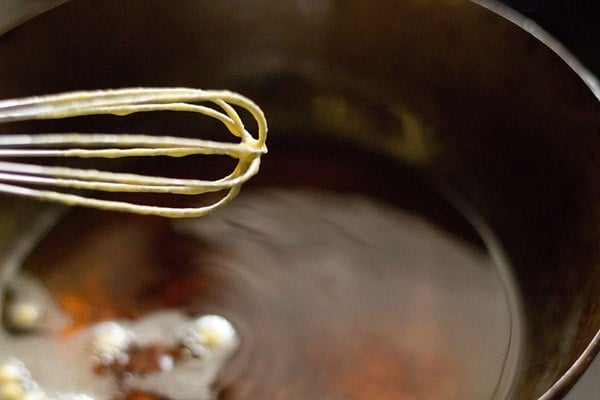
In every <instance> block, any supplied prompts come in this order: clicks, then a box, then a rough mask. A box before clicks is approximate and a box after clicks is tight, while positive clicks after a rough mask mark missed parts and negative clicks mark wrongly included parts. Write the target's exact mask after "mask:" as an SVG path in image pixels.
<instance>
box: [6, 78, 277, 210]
mask: <svg viewBox="0 0 600 400" xmlns="http://www.w3.org/2000/svg"><path fill="white" fill-rule="evenodd" d="M234 106H237V107H240V108H242V109H245V110H247V111H248V112H249V113H250V114H251V115H252V117H253V118H254V119H255V120H256V123H257V127H258V128H257V131H258V132H257V134H256V137H254V136H253V135H252V134H250V133H249V132H248V131H247V130H246V129H245V127H244V123H243V122H242V119H241V117H240V115H239V113H238V112H237V110H236V109H235V107H234ZM150 111H184V112H194V113H199V114H202V115H205V116H208V117H210V118H214V119H216V120H218V121H219V122H221V123H222V124H223V125H224V126H225V127H226V128H227V130H228V131H229V132H230V133H231V134H233V135H234V136H237V137H238V138H239V139H240V140H239V142H237V143H232V142H217V141H212V140H204V139H198V138H182V137H174V136H152V135H138V134H105V133H91V134H81V133H52V134H35V135H22V134H20V135H0V159H4V160H5V161H0V192H4V193H9V194H14V195H21V196H28V197H33V198H37V199H41V200H49V201H54V202H59V203H64V204H68V205H79V206H87V207H93V208H99V209H105V210H113V211H124V212H130V213H137V214H148V215H159V216H164V217H172V218H181V217H199V216H203V215H206V214H208V213H210V212H212V211H214V210H215V209H216V208H218V207H221V206H223V205H224V204H226V203H227V202H229V201H231V200H232V199H233V198H234V197H235V196H236V195H237V194H238V192H239V191H240V188H241V186H242V184H243V183H244V182H246V181H247V180H248V179H250V178H251V177H252V176H253V175H255V174H256V173H257V172H258V170H259V166H260V159H261V156H262V155H263V154H265V153H266V151H267V149H266V146H265V140H266V134H267V122H266V120H265V117H264V114H263V112H262V110H261V109H260V108H259V107H258V106H257V105H256V104H255V103H254V102H252V101H251V100H249V99H248V98H246V97H244V96H242V95H239V94H237V93H233V92H230V91H225V90H223V91H217V90H200V89H188V88H126V89H112V90H95V91H77V92H70V93H62V94H54V95H45V96H36V97H27V98H20V99H8V100H1V101H0V123H2V122H12V121H24V120H30V119H59V118H69V117H77V116H85V115H99V114H113V115H118V116H125V115H129V114H133V113H138V112H150ZM197 154H201V155H224V156H229V157H232V158H234V159H237V160H238V162H237V164H236V166H235V168H234V169H233V171H232V172H231V173H229V174H228V175H226V176H224V177H222V178H220V179H216V180H199V179H187V178H186V179H183V178H168V177H160V176H151V175H144V174H133V173H121V172H109V171H101V170H97V169H82V168H72V167H65V166H47V165H37V164H30V163H22V162H8V161H6V159H14V158H19V157H27V158H30V157H77V158H119V157H149V156H169V157H184V156H190V155H197ZM42 188H44V189H42ZM72 189H77V190H84V191H85V192H83V194H82V193H80V192H79V191H77V192H76V193H73V192H72V191H69V190H72ZM88 190H89V191H91V193H94V191H106V192H137V193H172V194H184V195H199V194H203V193H209V192H218V191H225V190H226V191H227V192H226V194H225V195H224V196H223V197H222V198H221V199H220V200H218V201H216V202H215V203H212V204H210V205H203V206H199V207H191V208H179V207H165V206H162V205H160V206H159V205H146V204H136V203H130V202H127V201H115V200H107V199H101V198H96V197H93V196H88V195H87V193H88Z"/></svg>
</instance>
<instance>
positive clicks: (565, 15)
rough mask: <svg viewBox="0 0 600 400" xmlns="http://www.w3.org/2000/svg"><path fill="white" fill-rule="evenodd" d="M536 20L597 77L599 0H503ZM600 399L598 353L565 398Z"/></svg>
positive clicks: (599, 62) (598, 62) (599, 27)
mask: <svg viewBox="0 0 600 400" xmlns="http://www.w3.org/2000/svg"><path fill="white" fill-rule="evenodd" d="M503 3H505V4H507V5H509V6H511V7H512V8H514V9H516V10H517V11H519V12H520V13H521V14H523V15H525V16H527V17H529V18H530V19H532V20H534V21H536V22H537V23H538V25H540V26H541V27H542V28H544V29H545V30H546V31H548V32H549V33H550V34H551V35H552V36H554V37H555V38H556V39H558V40H559V41H560V42H561V43H562V44H563V45H564V46H565V47H567V48H568V49H569V50H570V51H571V53H572V54H573V55H575V57H577V58H578V59H579V61H581V62H582V63H583V65H585V66H586V67H587V68H588V69H589V70H590V71H591V72H592V73H593V74H594V75H596V77H600V12H598V11H597V10H598V8H600V0H503ZM598 399H600V355H599V356H598V357H597V358H596V360H595V361H594V363H593V364H592V366H591V367H590V369H589V370H588V371H587V372H586V374H585V375H584V376H583V378H582V379H581V380H580V381H579V382H578V383H577V384H576V385H575V387H574V388H573V390H572V391H571V392H569V394H568V395H567V396H566V397H565V400H598Z"/></svg>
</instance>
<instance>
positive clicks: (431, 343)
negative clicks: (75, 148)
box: [0, 150, 518, 400]
mask: <svg viewBox="0 0 600 400" xmlns="http://www.w3.org/2000/svg"><path fill="white" fill-rule="evenodd" d="M273 153H276V152H273ZM359 158H360V161H361V163H362V165H363V166H364V165H365V164H366V165H369V166H370V168H369V170H365V168H361V167H360V166H358V165H357V163H356V162H355V161H356V160H357V159H359ZM392 170H397V169H393V168H390V165H386V164H385V161H382V160H379V159H378V158H377V157H374V156H370V155H368V154H361V153H353V152H352V151H351V150H348V151H347V152H341V151H340V152H337V153H331V152H325V151H324V152H322V153H319V151H310V150H306V151H304V152H298V153H295V154H287V155H286V157H284V158H283V157H282V158H281V159H277V158H276V156H275V157H270V159H269V160H268V161H267V162H265V165H264V166H263V171H261V174H260V179H259V182H258V183H257V184H256V185H255V187H253V188H245V189H244V190H243V191H242V194H240V196H239V197H238V198H237V199H236V200H235V201H234V202H232V203H231V204H230V205H229V206H228V207H226V208H225V209H223V210H221V211H220V212H218V213H215V214H213V215H211V216H209V217H206V218H203V219H199V220H189V221H176V222H171V221H167V220H162V219H154V218H145V217H137V216H129V215H121V214H108V213H102V212H97V211H89V210H74V211H73V212H71V213H70V214H69V215H67V216H66V217H65V218H64V219H62V220H61V221H60V222H59V223H58V224H57V226H56V227H55V229H54V230H53V231H52V232H51V233H50V234H49V235H48V236H47V237H46V238H45V239H44V240H43V241H42V242H41V243H40V244H39V245H38V246H37V247H36V249H35V250H34V251H33V253H32V254H31V256H30V257H29V258H28V259H27V261H26V263H25V266H24V270H25V271H27V272H28V274H30V276H32V277H34V279H36V280H37V281H39V282H40V283H41V284H42V285H43V286H44V287H46V288H48V290H49V291H50V293H51V295H52V296H53V298H54V299H55V300H56V302H57V304H58V305H60V307H61V309H62V310H63V311H64V312H65V313H66V314H67V315H68V316H69V317H70V318H71V320H70V321H71V322H70V323H69V324H67V325H66V327H65V328H64V329H62V330H61V331H60V332H58V333H57V334H56V335H55V340H56V341H61V340H67V339H65V338H68V337H69V336H70V335H75V334H76V333H77V332H78V331H80V330H81V329H84V328H85V327H86V326H89V325H90V324H93V323H95V322H98V321H103V320H110V319H121V318H129V319H131V320H136V319H139V318H142V317H143V316H145V315H149V314H151V313H155V312H157V311H160V310H165V309H168V310H179V311H181V312H184V313H186V314H188V315H195V314H199V313H217V314H221V315H224V316H226V317H227V318H228V319H229V320H230V321H231V322H232V323H233V324H234V326H236V328H237V329H238V331H239V334H240V338H241V344H240V347H239V349H238V350H237V351H236V353H235V354H234V355H233V356H232V357H231V358H230V359H229V361H228V362H227V363H226V364H225V365H224V366H223V368H222V369H221V371H220V373H219V375H218V378H217V379H216V382H215V383H214V385H211V386H212V388H213V391H212V392H211V393H212V394H211V396H214V397H216V398H219V399H232V400H234V399H309V398H314V399H352V400H353V399H356V400H358V399H383V400H386V399H395V400H396V399H467V400H468V399H491V398H494V396H495V395H497V388H498V385H499V384H500V379H501V376H502V379H503V380H508V381H510V378H511V376H512V374H513V373H514V372H515V371H513V370H509V371H506V368H505V367H506V364H505V362H506V357H507V353H508V352H509V350H510V349H511V347H514V346H515V343H517V342H518V341H517V340H515V339H516V338H515V337H514V335H515V333H514V329H513V328H514V323H515V318H516V316H515V315H514V312H515V310H513V309H511V304H513V303H514V296H515V294H514V290H513V289H512V288H510V287H507V283H506V282H504V281H503V280H501V279H500V276H501V274H499V273H498V266H497V265H495V264H494V262H493V261H492V258H491V257H490V256H489V254H488V252H487V250H486V248H485V246H483V242H482V241H481V240H480V239H479V238H478V237H477V235H476V233H475V231H474V230H473V229H472V228H471V227H470V226H469V225H468V223H467V222H466V221H465V220H464V219H463V218H462V217H461V216H460V215H459V214H458V213H457V212H456V211H454V210H453V209H452V207H450V206H449V205H448V204H447V203H446V202H445V201H443V200H442V199H441V198H440V197H439V196H437V195H435V193H434V192H432V191H430V190H428V189H427V188H426V187H424V186H422V185H421V184H420V183H419V182H418V181H417V180H415V179H412V178H411V177H410V176H409V175H408V174H407V175H403V174H402V173H398V172H394V173H392V172H390V171H392ZM261 181H262V182H261ZM265 184H268V185H269V186H270V188H259V187H257V186H264V185H265ZM21 336H22V334H21ZM5 343H8V344H9V346H10V338H9V341H8V342H5ZM9 348H10V347H9ZM513 350H514V349H513ZM6 351H7V350H6V348H5V349H4V350H3V352H6ZM8 352H9V353H10V350H9V351H8ZM0 353H2V352H1V351H0ZM56 357H60V355H56ZM40 362H42V360H40ZM165 385H166V386H165V387H167V388H168V387H169V385H171V389H170V390H172V393H174V395H173V396H171V397H173V398H190V396H191V398H193V391H194V390H200V388H198V387H197V386H194V385H192V384H191V383H190V386H189V388H188V389H185V387H186V386H185V384H184V385H182V382H181V379H172V380H171V381H169V380H166V381H165ZM182 387H183V388H184V389H182ZM186 390H187V392H190V391H191V393H185V392H186ZM175 393H177V395H175ZM123 396H127V394H123V393H122V394H121V397H123ZM157 397H161V398H164V397H167V398H168V397H169V396H164V394H163V393H161V396H157Z"/></svg>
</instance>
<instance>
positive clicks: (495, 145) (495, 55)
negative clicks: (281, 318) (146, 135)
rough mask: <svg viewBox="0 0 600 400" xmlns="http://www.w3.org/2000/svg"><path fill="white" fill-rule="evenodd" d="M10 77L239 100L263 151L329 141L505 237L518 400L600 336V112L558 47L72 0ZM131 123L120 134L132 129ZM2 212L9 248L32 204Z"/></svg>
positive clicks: (399, 18)
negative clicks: (366, 154)
mask: <svg viewBox="0 0 600 400" xmlns="http://www.w3.org/2000/svg"><path fill="white" fill-rule="evenodd" d="M0 77H1V78H0V98H9V97H18V96H26V95H34V94H43V93H52V92H60V91H65V90H74V89H93V88H107V87H122V86H137V85H144V86H189V87H201V88H228V89H232V90H235V91H239V92H241V93H243V94H245V95H247V96H249V97H250V98H253V99H254V100H255V101H257V103H258V104H260V105H261V107H263V109H264V111H265V113H266V115H267V117H268V119H269V126H270V132H271V136H270V138H269V139H270V141H271V142H272V146H271V149H272V150H271V151H276V149H277V148H279V147H281V146H285V143H286V142H287V141H290V140H293V141H298V140H311V137H313V138H314V137H316V136H319V135H336V136H337V137H338V138H340V137H341V138H343V139H344V140H348V141H352V142H353V143H355V144H358V145H361V146H365V147H370V148H371V149H375V150H377V151H383V152H387V153H388V155H392V156H394V157H397V158H398V160H399V161H400V162H402V163H403V164H405V165H407V166H408V167H409V168H411V169H412V170H414V171H417V172H418V173H420V174H422V175H423V176H424V177H426V179H427V180H429V181H431V182H435V184H436V185H439V186H440V187H443V188H444V189H446V190H448V191H449V192H452V193H453V194H455V195H457V196H459V197H461V198H462V199H464V201H465V202H466V203H467V204H469V206H470V207H472V208H474V209H476V210H477V211H478V212H479V214H480V215H481V216H482V217H483V218H484V219H485V220H486V222H487V223H488V224H489V226H490V227H491V229H492V230H493V231H494V233H495V234H496V236H497V237H498V239H499V241H500V243H501V245H502V247H503V249H504V250H505V251H506V254H507V258H508V259H509V261H510V264H511V265H512V266H513V267H514V275H515V278H516V281H517V285H518V287H519V289H520V291H521V296H522V300H523V308H524V318H525V321H526V327H525V328H526V337H525V340H526V352H525V355H524V357H523V359H522V360H521V364H522V365H521V366H520V373H519V377H518V382H517V383H516V385H515V388H514V390H513V394H512V397H513V398H537V397H538V396H540V395H541V394H542V393H544V392H545V391H546V390H547V389H548V388H549V387H550V386H551V385H552V384H553V383H554V382H555V381H556V380H557V379H558V378H559V377H560V376H561V375H562V374H563V373H565V371H566V370H567V369H568V368H569V367H570V366H571V365H572V364H573V363H574V362H575V360H576V359H577V357H578V356H579V355H580V354H581V353H582V352H583V351H584V349H585V348H586V346H587V345H588V343H589V342H590V341H591V340H592V338H593V337H594V335H595V333H596V331H597V329H598V326H599V325H600V297H598V295H597V294H598V293H599V292H600V246H599V245H598V240H599V239H598V238H600V207H598V204H600V186H599V185H598V184H597V182H598V181H599V179H600V176H599V174H600V114H599V113H598V102H597V100H596V99H595V98H594V96H593V95H592V93H591V92H590V90H589V89H587V88H586V87H585V85H584V84H583V82H582V81H581V80H580V79H579V77H578V76H577V75H576V74H575V73H574V72H573V71H572V70H570V69H569V68H568V67H567V66H566V65H565V64H564V62H563V61H562V60H561V59H560V58H559V57H558V56H557V55H555V54H554V53H553V52H552V51H550V50H549V49H547V48H546V47H545V46H544V45H542V44H541V43H540V42H538V41H537V40H536V39H535V38H533V37H532V36H531V35H529V34H528V33H526V32H524V31H522V30H521V29H520V28H518V27H517V26H515V25H513V24H512V23H510V22H508V21H506V20H504V19H502V18H500V17H498V16H496V15H494V14H493V13H491V12H489V11H487V10H485V9H483V8H481V7H479V6H477V5H475V4H472V3H469V2H467V1H450V0H448V1H442V2H439V1H438V2H433V1H417V0H412V1H404V2H386V3H384V4H379V5H378V6H377V7H374V6H373V5H372V4H371V3H370V2H368V1H354V2H351V3H349V4H342V3H340V2H335V1H319V2H313V3H306V2H299V1H274V2H259V3H252V4H248V3H246V2H242V1H227V2H214V3H205V2H200V1H187V2H180V3H177V6H176V7H175V6H173V5H172V4H171V3H170V2H147V1H142V0H139V1H138V0H135V1H134V0H132V1H128V2H120V1H117V0H112V1H111V0H101V1H99V0H74V1H71V2H68V3H67V4H65V5H62V6H60V7H58V8H56V9H54V10H51V11H49V12H47V13H45V14H44V15H42V16H40V17H37V18H35V19H33V20H31V21H29V22H27V23H25V24H23V25H22V26H20V27H18V28H17V29H14V30H12V31H10V32H8V33H7V34H5V35H4V36H2V37H0ZM320 110H321V111H320ZM322 110H326V111H330V112H331V113H329V114H328V116H326V117H323V115H321V114H320V112H322ZM364 110H368V111H366V112H365V111H364ZM336 112H339V113H340V115H341V117H339V118H337V119H336V117H335V113H336ZM390 114H391V115H395V116H398V115H400V117H398V118H396V117H394V118H392V117H390ZM332 115H333V117H332ZM123 121H124V122H120V124H123V125H120V126H119V127H118V128H117V129H119V130H122V129H126V128H127V124H133V122H127V121H131V120H127V119H125V120H123ZM74 123H75V126H74ZM77 123H78V122H77V121H64V122H62V121H60V122H57V123H56V125H53V126H54V127H59V126H65V127H69V129H77V128H78V127H77V125H76V124H77ZM110 123H112V121H111V122H110ZM153 124H159V125H158V127H161V125H164V126H162V127H163V128H164V129H170V127H172V125H170V122H167V121H164V122H161V121H160V120H159V121H158V122H157V121H156V120H154V121H153ZM328 124H329V125H328ZM396 125H398V126H396ZM51 126H52V125H51ZM111 126H112V125H111ZM411 126H418V127H419V129H417V130H414V129H411ZM357 127H358V128H357ZM363 127H366V128H368V129H362V128H363ZM94 128H97V129H98V130H101V128H102V127H101V126H97V125H96V126H94ZM112 128H113V129H114V128H115V127H114V126H112ZM132 128H133V127H132ZM35 129H38V127H37V125H35V124H31V125H27V124H25V125H4V126H2V127H0V130H1V132H3V133H8V132H11V130H12V131H14V130H19V131H22V132H23V131H24V132H27V131H28V130H35ZM106 129H110V127H109V126H107V127H106ZM137 129H139V127H138V128H137ZM194 129H195V128H194V127H192V126H191V125H188V126H186V127H182V129H181V130H179V132H180V133H187V134H192V135H193V134H194ZM367 131H368V132H367ZM411 132H413V133H414V132H418V134H413V133H411ZM361 134H362V135H361ZM0 201H1V203H0V205H1V206H2V208H1V209H0V212H1V213H2V217H1V218H2V226H1V227H0V235H1V236H0V237H1V238H2V243H1V246H2V248H6V247H8V246H9V245H10V242H9V240H8V239H7V238H8V237H10V236H11V235H13V234H14V233H16V232H18V231H19V229H22V228H23V227H24V226H25V225H27V224H31V223H33V221H31V220H30V219H29V218H28V217H27V216H29V215H31V213H32V212H33V211H32V210H33V209H34V208H36V207H38V206H39V205H38V204H30V203H28V202H23V201H22V200H20V199H18V200H14V199H10V198H5V197H2V198H1V199H0ZM527 344H532V345H531V346H528V345H527Z"/></svg>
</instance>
